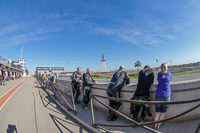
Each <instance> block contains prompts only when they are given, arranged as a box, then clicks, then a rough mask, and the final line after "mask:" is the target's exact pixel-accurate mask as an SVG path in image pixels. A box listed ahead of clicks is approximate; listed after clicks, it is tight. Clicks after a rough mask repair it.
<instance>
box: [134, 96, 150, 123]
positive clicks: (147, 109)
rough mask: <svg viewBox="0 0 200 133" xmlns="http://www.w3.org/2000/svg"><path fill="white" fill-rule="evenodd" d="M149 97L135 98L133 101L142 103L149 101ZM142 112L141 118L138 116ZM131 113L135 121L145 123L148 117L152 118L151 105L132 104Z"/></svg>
mask: <svg viewBox="0 0 200 133" xmlns="http://www.w3.org/2000/svg"><path fill="white" fill-rule="evenodd" d="M148 97H149V96H147V97H145V96H141V97H133V98H132V100H142V101H149V100H148ZM140 110H141V115H140V118H139V116H138V114H139V112H140ZM131 113H132V114H133V120H135V121H144V118H145V117H146V115H148V116H152V114H151V112H150V105H149V104H132V103H131Z"/></svg>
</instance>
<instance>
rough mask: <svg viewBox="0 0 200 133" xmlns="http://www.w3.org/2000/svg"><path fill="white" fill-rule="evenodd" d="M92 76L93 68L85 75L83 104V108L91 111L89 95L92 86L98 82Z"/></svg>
mask: <svg viewBox="0 0 200 133" xmlns="http://www.w3.org/2000/svg"><path fill="white" fill-rule="evenodd" d="M91 74H92V69H91V68H88V69H87V72H86V73H84V74H83V104H82V107H83V108H84V109H89V106H88V103H89V101H90V99H89V94H90V91H91V87H92V85H94V84H96V83H97V81H96V80H93V78H92V76H91Z"/></svg>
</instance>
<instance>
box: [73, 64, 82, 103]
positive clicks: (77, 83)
mask: <svg viewBox="0 0 200 133" xmlns="http://www.w3.org/2000/svg"><path fill="white" fill-rule="evenodd" d="M81 84H82V80H81V68H80V67H78V68H77V71H75V72H73V75H72V82H71V85H72V90H73V95H74V101H75V103H79V102H78V97H79V95H80V94H81V91H80V88H81Z"/></svg>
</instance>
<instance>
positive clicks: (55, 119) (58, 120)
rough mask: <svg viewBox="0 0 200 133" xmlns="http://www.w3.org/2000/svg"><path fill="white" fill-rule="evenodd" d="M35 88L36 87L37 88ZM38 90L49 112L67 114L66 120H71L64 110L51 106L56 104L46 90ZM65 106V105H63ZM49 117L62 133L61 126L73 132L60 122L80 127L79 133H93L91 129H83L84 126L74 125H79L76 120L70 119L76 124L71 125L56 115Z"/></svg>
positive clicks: (71, 132)
mask: <svg viewBox="0 0 200 133" xmlns="http://www.w3.org/2000/svg"><path fill="white" fill-rule="evenodd" d="M35 87H36V86H35ZM36 88H38V92H39V95H40V98H41V100H42V103H43V105H44V107H46V108H47V109H49V110H51V111H53V112H56V113H59V114H65V118H66V120H67V119H69V118H67V116H68V114H66V113H65V112H63V111H62V109H61V108H60V107H59V106H57V107H54V106H53V105H52V104H51V103H55V102H54V101H53V100H52V99H51V97H50V96H49V95H48V94H47V92H46V90H45V89H44V88H43V87H36ZM40 89H42V90H43V91H44V92H42V91H41V90H40ZM44 96H45V98H44ZM45 102H46V103H47V104H45ZM48 105H51V106H52V107H53V108H55V109H56V110H58V111H60V112H58V111H55V110H52V109H50V108H48V107H47V106H48ZM63 105H64V104H63ZM64 106H66V105H64ZM68 108H69V107H68ZM49 115H50V117H51V119H52V120H53V122H54V123H55V125H56V127H57V128H58V130H59V131H60V132H61V133H63V131H62V129H61V128H60V127H61V126H62V127H64V128H65V129H66V130H68V132H70V133H73V131H71V130H70V129H68V128H67V127H66V126H64V125H63V124H62V123H61V122H60V121H62V122H65V123H68V124H71V125H73V126H77V127H79V133H83V130H84V131H86V132H88V133H90V132H91V131H90V130H89V129H87V128H83V127H82V125H79V124H74V123H77V121H75V120H74V119H71V118H70V119H69V120H70V121H72V122H74V123H71V122H68V121H66V120H64V119H61V118H59V117H56V116H54V115H52V114H49ZM59 125H60V126H59Z"/></svg>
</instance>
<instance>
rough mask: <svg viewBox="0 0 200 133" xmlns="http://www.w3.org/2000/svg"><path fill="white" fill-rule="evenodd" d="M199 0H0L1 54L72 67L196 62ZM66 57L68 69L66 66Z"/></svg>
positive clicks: (199, 55) (33, 62) (32, 66)
mask: <svg viewBox="0 0 200 133" xmlns="http://www.w3.org/2000/svg"><path fill="white" fill-rule="evenodd" d="M199 7H200V1H199V0H14V1H13V0H1V1H0V20H1V21H0V56H2V57H4V58H6V59H13V60H17V59H18V58H19V57H20V52H21V47H22V46H24V51H23V58H25V59H26V60H27V68H28V70H29V71H30V72H34V71H35V68H36V67H37V66H60V67H65V69H67V71H74V70H76V68H77V67H78V66H80V67H82V70H86V68H88V67H91V68H92V69H93V70H94V71H100V70H101V62H100V60H101V55H102V53H104V56H105V59H106V65H107V69H108V70H114V69H116V68H118V67H119V66H120V65H124V66H125V68H126V69H135V68H134V63H135V62H136V61H137V60H139V61H141V64H142V66H144V65H146V64H149V65H150V66H152V67H155V66H157V64H156V59H158V60H159V64H161V63H162V62H168V64H169V65H170V63H169V60H172V64H183V63H189V62H197V61H200V52H199V51H200V8H199ZM67 61H68V62H69V68H67Z"/></svg>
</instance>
